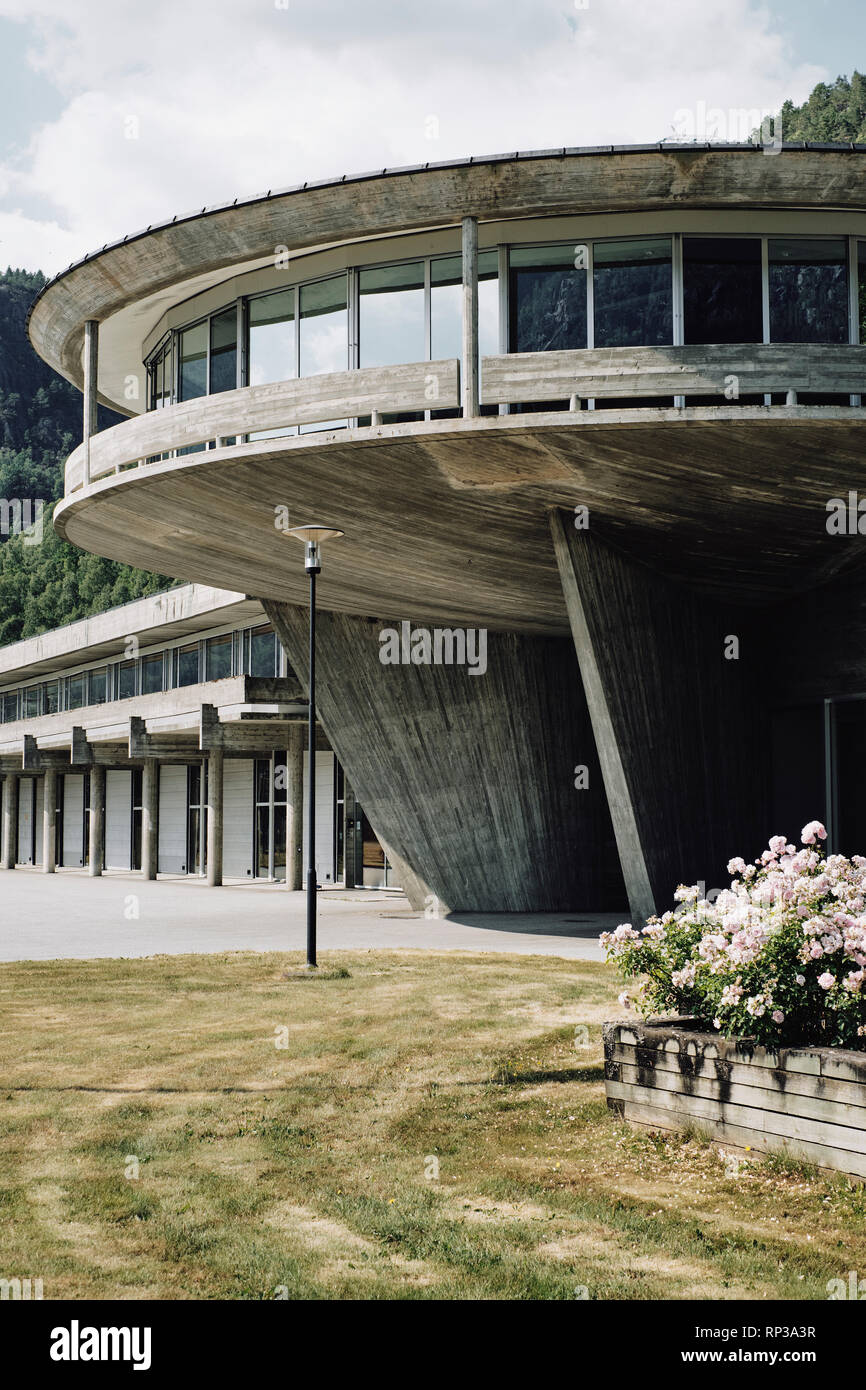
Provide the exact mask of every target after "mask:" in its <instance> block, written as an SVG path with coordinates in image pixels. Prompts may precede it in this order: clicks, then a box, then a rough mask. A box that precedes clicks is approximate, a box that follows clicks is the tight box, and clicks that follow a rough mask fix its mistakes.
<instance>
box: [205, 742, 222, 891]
mask: <svg viewBox="0 0 866 1390" xmlns="http://www.w3.org/2000/svg"><path fill="white" fill-rule="evenodd" d="M222 881H223V752H222V749H220V748H212V749H211V751H210V753H209V754H208V760H207V883H208V887H209V888H219V887H220V885H221V883H222Z"/></svg>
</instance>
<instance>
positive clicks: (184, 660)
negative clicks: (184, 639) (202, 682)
mask: <svg viewBox="0 0 866 1390" xmlns="http://www.w3.org/2000/svg"><path fill="white" fill-rule="evenodd" d="M177 683H178V685H197V684H198V643H197V642H196V643H194V644H193V645H191V646H189V647H180V648H179V649H178V653H177Z"/></svg>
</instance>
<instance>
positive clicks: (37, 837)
mask: <svg viewBox="0 0 866 1390" xmlns="http://www.w3.org/2000/svg"><path fill="white" fill-rule="evenodd" d="M33 785H34V786H35V788H36V796H35V801H36V805H35V807H34V811H33V818H34V820H35V822H36V823H35V825H34V827H33V831H34V844H35V846H36V857H35V860H34V863H36V864H41V863H42V830H43V825H42V822H43V818H44V814H45V778H44V777H37V778H36V780H35V782H34V784H33Z"/></svg>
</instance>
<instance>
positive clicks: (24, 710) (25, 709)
mask: <svg viewBox="0 0 866 1390" xmlns="http://www.w3.org/2000/svg"><path fill="white" fill-rule="evenodd" d="M39 696H40V689H39V686H38V685H27V686H25V687H24V689H23V690H22V691H21V718H22V719H32V718H33V716H34V715H36V714H39V713H40V712H41V710H40V706H41V704H42V701H41V700H40V698H39Z"/></svg>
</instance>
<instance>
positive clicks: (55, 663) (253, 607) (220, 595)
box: [0, 584, 265, 686]
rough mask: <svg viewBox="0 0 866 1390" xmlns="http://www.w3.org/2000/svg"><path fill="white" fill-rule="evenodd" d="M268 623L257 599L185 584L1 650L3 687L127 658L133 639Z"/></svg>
mask: <svg viewBox="0 0 866 1390" xmlns="http://www.w3.org/2000/svg"><path fill="white" fill-rule="evenodd" d="M264 621H265V617H264V613H263V611H262V607H261V604H260V603H258V602H257V601H256V600H255V599H249V598H247V597H246V596H245V595H244V594H240V593H235V592H234V591H232V590H228V589H215V588H211V587H210V586H209V585H206V584H184V585H180V586H179V587H178V588H176V589H168V590H166V591H165V592H164V593H161V594H154V595H152V596H151V597H149V598H141V599H135V600H133V602H132V603H125V604H122V605H121V606H120V607H119V608H110V609H109V610H108V612H106V613H98V614H96V615H95V616H93V617H91V618H82V619H80V620H79V621H78V622H75V623H67V625H66V626H65V627H58V628H54V629H53V630H52V631H51V632H44V633H40V634H39V636H37V637H27V638H25V639H24V640H23V641H22V642H12V643H10V645H9V646H8V647H2V648H0V686H2V685H11V684H14V682H16V681H20V680H33V679H35V678H36V677H38V676H40V675H45V674H49V673H50V674H52V675H53V674H55V673H57V672H59V671H62V670H64V669H66V668H69V667H73V666H80V665H84V664H85V663H87V662H91V661H99V660H100V659H102V658H103V657H104V658H106V659H108V658H111V657H117V656H122V655H124V652H125V650H126V646H127V642H128V640H129V638H130V637H134V638H135V639H136V641H137V642H138V645H139V647H140V648H147V647H148V646H151V645H155V644H156V643H160V642H173V641H179V640H183V639H184V638H190V639H192V640H194V639H195V635H196V633H198V632H202V631H205V630H206V629H208V628H212V627H217V626H220V625H222V624H224V623H225V624H229V623H230V624H232V625H234V624H239V625H240V624H244V623H247V622H250V623H256V622H264Z"/></svg>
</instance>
